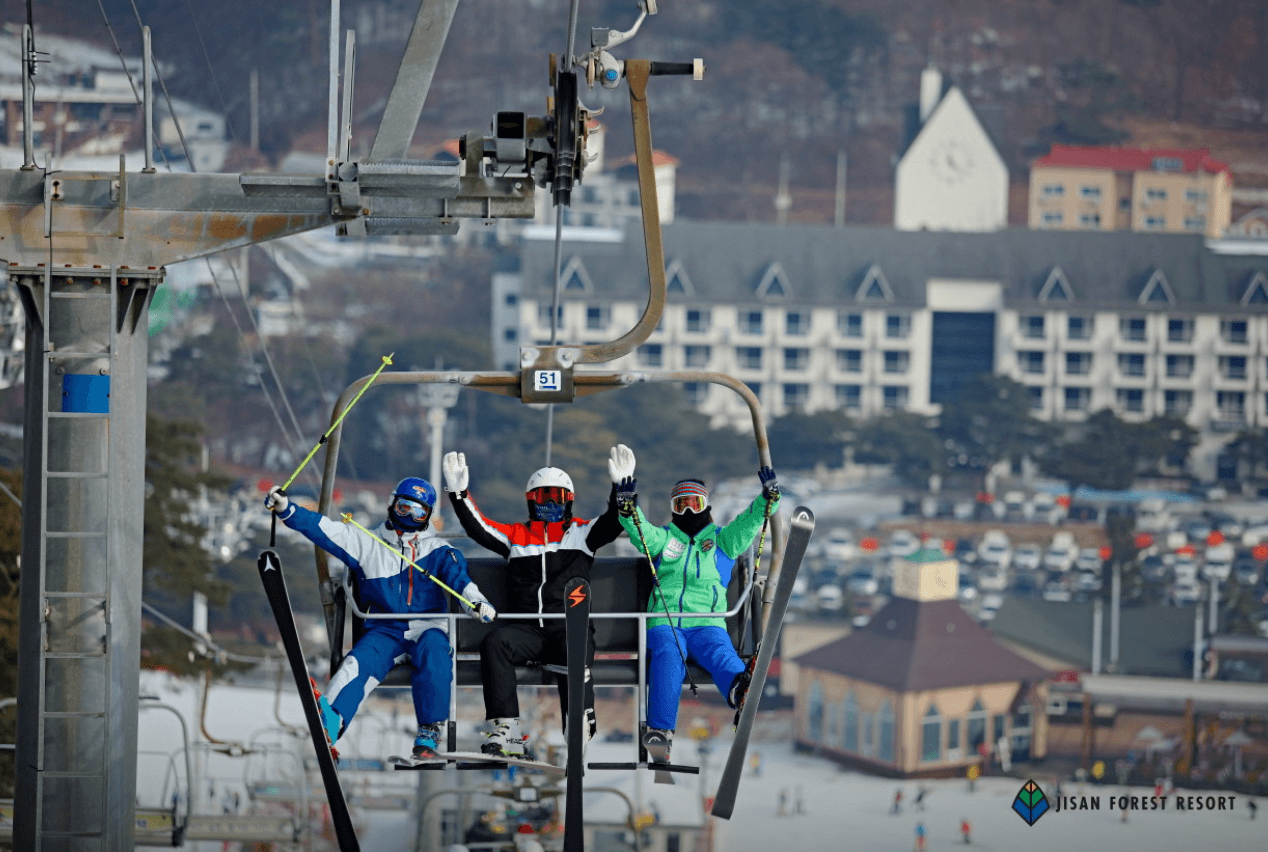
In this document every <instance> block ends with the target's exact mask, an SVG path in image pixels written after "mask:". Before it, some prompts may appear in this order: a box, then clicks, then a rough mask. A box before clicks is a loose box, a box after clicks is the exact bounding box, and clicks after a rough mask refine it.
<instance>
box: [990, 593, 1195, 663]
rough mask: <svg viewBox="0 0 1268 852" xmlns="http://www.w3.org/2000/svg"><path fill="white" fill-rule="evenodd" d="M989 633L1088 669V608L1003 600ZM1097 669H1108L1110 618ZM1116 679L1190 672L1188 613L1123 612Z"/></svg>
mask: <svg viewBox="0 0 1268 852" xmlns="http://www.w3.org/2000/svg"><path fill="white" fill-rule="evenodd" d="M991 632H992V633H994V634H995V635H996V636H998V637H1000V638H1001V639H1007V640H1009V641H1010V642H1016V643H1017V644H1019V645H1023V646H1025V647H1027V648H1032V649H1034V650H1036V651H1039V652H1040V653H1043V654H1047V655H1049V656H1053V657H1056V658H1058V659H1061V660H1066V661H1068V662H1069V663H1070V665H1071V666H1072V667H1075V668H1079V669H1082V670H1084V671H1091V669H1092V602H1091V601H1082V602H1076V601H1070V602H1060V601H1045V600H1027V599H1022V598H1008V599H1007V600H1005V601H1004V605H1003V606H1001V607H1000V608H999V612H998V613H996V615H995V618H994V619H992V620H991ZM1101 632H1102V636H1101V662H1102V668H1104V667H1105V666H1108V664H1109V652H1110V612H1109V607H1108V606H1106V607H1105V614H1104V618H1103V619H1102V622H1101ZM1118 635H1119V653H1118V673H1119V674H1130V675H1152V676H1154V677H1185V676H1186V675H1189V674H1191V672H1192V665H1193V664H1192V661H1191V657H1189V656H1188V655H1189V653H1190V651H1191V650H1192V644H1193V607H1192V606H1182V607H1174V606H1164V605H1161V604H1154V605H1145V606H1124V607H1123V608H1122V611H1121V624H1120V627H1119V633H1118Z"/></svg>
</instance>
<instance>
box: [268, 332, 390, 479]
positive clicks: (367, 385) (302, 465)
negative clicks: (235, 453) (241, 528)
mask: <svg viewBox="0 0 1268 852" xmlns="http://www.w3.org/2000/svg"><path fill="white" fill-rule="evenodd" d="M395 354H396V353H395V352H392V353H390V354H388V355H384V356H383V363H382V364H380V365H379V368H378V369H377V370H375V371H374V375H372V376H370V381H368V382H366V383H365V384H364V385H362V386H361V390H359V391H357V395H356V396H354V397H353V398H352V402H350V403H348V407H347V408H345V409H344V410H343V411H342V412H341V413H340V414H339V416H338V417H336V418H335V422H334V423H331V424H330V428H329V429H327V430H326V434H324V435H322V436H321V440H320V441H318V442H317V443H316V444H315V445H314V446H313V448H312V449H311V450H309V452H308V455H307V456H305V457H304V460H303V461H302V462H300V463H299V467H297V468H295V472H294V473H292V474H291V478H290V479H288V480H286V481H285V482H284V483H282V491H283V493H285V491H286V489H287V488H290V486H291V483H292V482H294V481H295V477H297V476H299V473H300V471H302V470H303V469H304V468H305V467H306V466H307V465H308V463H309V462H310V461H312V459H313V456H315V455H317V451H318V450H319V449H321V445H322V444H324V443H326V441H328V440H329V439H330V434H331V433H332V432H334V431H335V430H336V429H338V428H339V424H340V423H342V422H343V418H345V417H347V416H348V412H349V411H351V410H352V406H354V405H356V404H357V400H359V399H360V398H361V394H363V393H365V392H366V391H367V390H369V389H370V385H372V384H374V380H375V379H377V378H378V377H379V373H381V372H383V370H384V368H385V367H387V366H388V365H390V364H391V363H392V356H393V355H395Z"/></svg>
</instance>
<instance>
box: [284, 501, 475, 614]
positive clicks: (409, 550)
mask: <svg viewBox="0 0 1268 852" xmlns="http://www.w3.org/2000/svg"><path fill="white" fill-rule="evenodd" d="M278 517H279V518H281V519H282V523H284V524H286V526H288V527H290V528H291V529H293V530H295V531H296V532H298V533H300V534H301V535H303V536H304V537H305V538H307V539H308V540H309V541H311V542H312V543H313V544H315V545H317V546H318V547H320V548H321V549H322V550H324V551H326V552H327V553H329V554H330V555H331V556H333V557H335V558H336V559H338V560H339V561H340V562H342V563H343V564H344V565H346V566H348V568H349V569H350V570H351V571H352V572H353V575H354V576H355V578H356V587H357V592H358V600H359V601H360V602H361V609H362V610H363V611H365V612H399V613H410V614H413V613H428V612H443V613H447V612H449V600H448V598H449V593H448V592H446V591H445V590H444V589H442V588H441V587H440V586H439V585H437V584H436V583H435V582H434V581H432V580H430V579H428V578H427V577H425V576H423V574H422V572H421V571H419V570H418V569H416V568H414V566H413V565H410V564H409V562H407V561H406V559H408V560H410V561H412V562H414V563H415V564H417V565H418V566H419V568H422V569H423V570H424V571H426V572H427V573H428V574H431V575H433V576H435V577H436V578H438V579H439V580H440V581H441V582H443V583H444V584H445V585H447V586H448V587H449V588H451V589H453V590H454V591H456V592H458V593H459V594H461V595H462V596H463V597H464V598H466V599H467V600H469V601H471V602H472V603H479V602H480V601H484V600H487V598H485V596H484V595H483V594H482V593H481V592H480V589H479V587H478V586H477V585H476V584H475V583H474V582H472V580H471V577H470V575H469V574H468V573H467V560H466V557H464V556H463V555H462V554H461V553H460V552H459V551H457V550H455V549H454V548H453V547H450V546H449V545H448V544H446V543H445V542H444V541H443V540H442V539H440V538H439V537H437V535H436V534H435V533H434V532H433V531H432V530H431V529H425V530H422V531H420V532H414V533H401V532H398V531H397V530H394V529H391V528H390V527H388V525H387V523H386V522H384V523H381V524H379V525H378V526H377V527H375V528H374V530H373V532H374V535H375V536H376V537H377V538H379V539H380V540H381V541H382V542H386V543H387V545H388V547H384V546H383V544H381V543H380V542H378V541H373V540H372V539H371V537H370V536H369V535H367V534H366V533H365V532H364V531H363V530H360V529H358V528H357V527H355V526H353V525H352V524H346V523H339V522H337V521H332V520H331V519H330V518H327V517H325V516H323V515H321V514H320V513H318V512H314V511H312V510H310V509H305V508H304V507H303V506H297V505H295V503H291V504H290V506H289V507H287V510H286V511H285V512H284V513H282V514H280V515H278ZM389 548H390V549H389ZM393 551H395V553H394V552H393ZM398 554H399V555H398ZM464 608H465V607H464ZM376 621H378V622H379V623H382V622H383V621H384V620H380V619H376ZM387 623H388V624H392V625H394V626H399V628H400V629H402V630H403V631H404V633H405V638H406V639H417V638H418V637H419V636H420V635H422V632H423V631H424V630H427V629H429V628H438V629H440V630H444V631H446V632H447V630H448V626H449V622H448V620H446V619H443V618H409V619H401V621H399V622H397V621H395V620H387Z"/></svg>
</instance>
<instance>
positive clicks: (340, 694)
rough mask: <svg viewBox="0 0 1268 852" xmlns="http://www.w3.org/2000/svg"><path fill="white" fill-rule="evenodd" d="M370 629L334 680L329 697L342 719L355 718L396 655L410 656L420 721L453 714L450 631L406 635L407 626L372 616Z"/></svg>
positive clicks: (346, 658) (416, 711) (346, 724)
mask: <svg viewBox="0 0 1268 852" xmlns="http://www.w3.org/2000/svg"><path fill="white" fill-rule="evenodd" d="M367 621H368V623H369V626H368V627H367V628H366V631H365V633H363V634H362V635H361V638H360V639H359V640H358V641H357V644H355V645H353V646H352V650H351V651H350V652H348V656H346V657H344V659H343V663H342V664H341V665H340V666H339V671H337V672H335V676H334V677H332V678H331V679H330V685H329V686H328V687H327V688H326V700H327V701H329V702H330V706H331V707H333V708H334V710H335V712H336V713H338V714H339V717H340V718H341V719H343V724H344V727H347V726H348V724H349V723H350V722H351V721H352V717H353V716H354V715H356V712H357V708H358V707H360V706H361V702H362V701H364V700H365V698H366V696H367V695H369V694H370V692H371V691H372V690H373V689H374V687H376V686H378V685H379V682H380V681H381V680H383V678H385V677H387V673H388V672H390V671H391V670H392V667H393V666H394V665H396V662H397V660H401V659H405V660H408V661H409V662H410V664H411V665H412V666H413V668H414V670H413V673H412V676H411V685H412V688H413V693H414V715H415V716H416V717H417V719H418V724H420V725H430V724H432V723H433V722H441V721H444V720H445V719H448V718H449V687H450V684H451V683H452V682H453V665H452V663H451V662H450V661H451V659H452V658H451V657H450V653H451V651H450V647H449V636H448V634H446V633H445V632H444V631H443V630H437V629H435V628H431V629H429V630H424V631H423V632H422V634H421V635H420V636H419V637H418V638H417V639H413V640H410V639H406V638H405V630H404V629H403V628H402V627H401V626H399V624H398V625H393V624H390V623H384V622H382V621H369V620H367Z"/></svg>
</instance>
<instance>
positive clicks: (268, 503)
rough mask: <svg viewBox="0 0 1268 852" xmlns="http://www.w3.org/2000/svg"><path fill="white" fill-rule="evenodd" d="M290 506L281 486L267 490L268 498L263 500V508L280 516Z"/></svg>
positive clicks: (289, 501)
mask: <svg viewBox="0 0 1268 852" xmlns="http://www.w3.org/2000/svg"><path fill="white" fill-rule="evenodd" d="M290 505H291V500H290V498H289V497H287V496H286V495H285V494H283V493H282V486H280V485H274V486H273V487H272V488H270V489H269V493H268V496H266V497H265V498H264V508H266V509H268V510H269V511H270V512H273V513H275V514H278V515H280V514H282V513H283V512H285V511H286V510H287V509H288V508H289V507H290Z"/></svg>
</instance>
